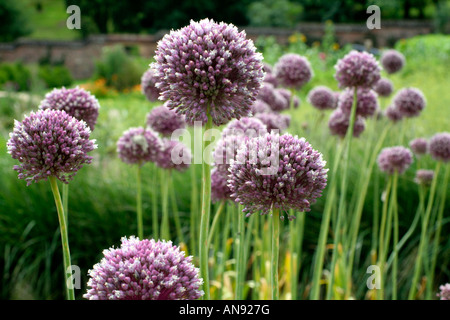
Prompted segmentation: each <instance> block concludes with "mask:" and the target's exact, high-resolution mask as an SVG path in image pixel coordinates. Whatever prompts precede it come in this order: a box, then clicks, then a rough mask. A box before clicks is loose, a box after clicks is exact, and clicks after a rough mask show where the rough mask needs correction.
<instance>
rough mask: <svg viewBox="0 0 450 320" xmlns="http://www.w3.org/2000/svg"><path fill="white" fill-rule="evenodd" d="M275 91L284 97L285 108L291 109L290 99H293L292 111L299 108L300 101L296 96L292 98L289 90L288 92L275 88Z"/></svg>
mask: <svg viewBox="0 0 450 320" xmlns="http://www.w3.org/2000/svg"><path fill="white" fill-rule="evenodd" d="M275 91H276V92H278V93H280V94H281V95H282V96H283V97H284V99H285V100H286V104H287V108H290V107H291V100H292V99H294V101H292V106H293V107H294V109H297V108H298V107H299V106H300V99H299V98H298V97H297V96H296V95H294V96H293V97H292V91H291V90H288V89H285V88H276V89H275ZM274 111H276V110H274ZM280 111H281V110H280Z"/></svg>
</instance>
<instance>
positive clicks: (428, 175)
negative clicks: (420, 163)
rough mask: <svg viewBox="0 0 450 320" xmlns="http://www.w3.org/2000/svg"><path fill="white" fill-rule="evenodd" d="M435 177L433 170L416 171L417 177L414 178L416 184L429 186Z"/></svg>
mask: <svg viewBox="0 0 450 320" xmlns="http://www.w3.org/2000/svg"><path fill="white" fill-rule="evenodd" d="M433 177H434V171H433V170H426V169H419V170H417V171H416V177H415V178H414V182H415V183H417V184H422V185H426V186H429V185H430V184H431V182H432V181H433Z"/></svg>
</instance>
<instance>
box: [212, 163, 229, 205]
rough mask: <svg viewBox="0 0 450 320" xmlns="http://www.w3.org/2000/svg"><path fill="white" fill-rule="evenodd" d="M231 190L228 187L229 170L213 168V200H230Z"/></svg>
mask: <svg viewBox="0 0 450 320" xmlns="http://www.w3.org/2000/svg"><path fill="white" fill-rule="evenodd" d="M230 196H231V191H230V188H228V172H224V171H221V170H218V169H217V168H213V169H212V170H211V200H212V201H213V202H217V201H221V200H230V199H231V198H230Z"/></svg>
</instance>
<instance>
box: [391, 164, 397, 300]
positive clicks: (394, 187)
mask: <svg viewBox="0 0 450 320" xmlns="http://www.w3.org/2000/svg"><path fill="white" fill-rule="evenodd" d="M393 180H394V181H393V184H392V197H391V202H392V207H393V208H392V209H393V217H394V243H393V246H394V263H393V266H392V300H397V283H398V282H397V275H398V204H397V185H398V172H397V170H396V171H395V172H394V178H393Z"/></svg>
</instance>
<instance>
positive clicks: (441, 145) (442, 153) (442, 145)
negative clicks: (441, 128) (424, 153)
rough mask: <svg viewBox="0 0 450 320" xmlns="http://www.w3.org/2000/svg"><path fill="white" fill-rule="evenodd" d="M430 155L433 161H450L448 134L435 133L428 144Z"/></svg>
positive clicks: (449, 136) (449, 138)
mask: <svg viewBox="0 0 450 320" xmlns="http://www.w3.org/2000/svg"><path fill="white" fill-rule="evenodd" d="M428 147H429V151H430V155H431V157H432V158H433V159H434V160H437V161H443V162H449V161H450V133H449V132H441V133H436V134H435V135H434V136H433V137H431V139H430V142H429V144H428Z"/></svg>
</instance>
